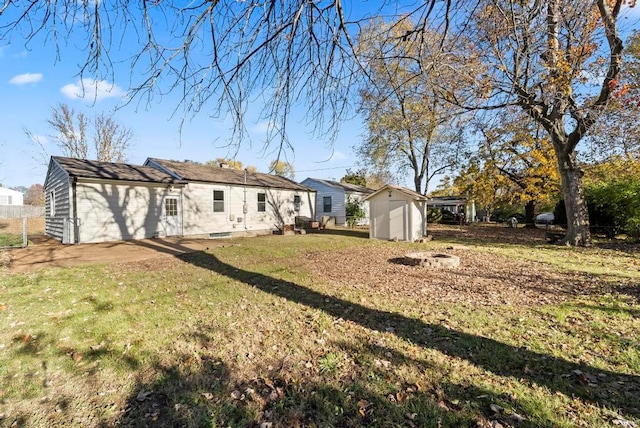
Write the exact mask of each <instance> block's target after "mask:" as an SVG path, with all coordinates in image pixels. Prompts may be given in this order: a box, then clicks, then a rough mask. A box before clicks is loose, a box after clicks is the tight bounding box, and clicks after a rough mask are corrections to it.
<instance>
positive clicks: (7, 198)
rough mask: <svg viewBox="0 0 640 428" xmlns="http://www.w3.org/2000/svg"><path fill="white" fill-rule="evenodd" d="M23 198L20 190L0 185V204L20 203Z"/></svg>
mask: <svg viewBox="0 0 640 428" xmlns="http://www.w3.org/2000/svg"><path fill="white" fill-rule="evenodd" d="M23 199H24V196H23V195H22V192H18V191H17V190H12V189H7V188H6V187H0V205H12V206H14V205H22V204H23Z"/></svg>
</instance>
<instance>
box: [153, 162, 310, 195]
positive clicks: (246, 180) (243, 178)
mask: <svg viewBox="0 0 640 428" xmlns="http://www.w3.org/2000/svg"><path fill="white" fill-rule="evenodd" d="M149 163H153V164H155V165H158V166H159V167H161V168H163V169H164V170H165V171H167V172H168V173H172V174H173V175H174V176H175V177H176V178H179V179H181V180H185V181H200V182H205V183H221V184H237V185H247V186H257V187H270V188H278V189H289V190H300V191H305V192H307V191H310V190H313V189H310V188H308V187H307V186H303V185H302V184H298V183H296V182H295V181H293V180H289V179H288V178H284V177H280V176H277V175H271V174H262V173H259V172H249V171H241V170H237V169H232V168H221V167H217V166H210V165H202V164H198V163H194V162H179V161H171V160H165V159H157V158H148V159H147V161H146V162H145V165H147V164H149Z"/></svg>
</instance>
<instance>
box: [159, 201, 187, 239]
mask: <svg viewBox="0 0 640 428" xmlns="http://www.w3.org/2000/svg"><path fill="white" fill-rule="evenodd" d="M162 223H163V228H164V234H165V236H179V235H182V212H181V204H180V196H179V195H166V196H165V197H164V200H163V202H162Z"/></svg>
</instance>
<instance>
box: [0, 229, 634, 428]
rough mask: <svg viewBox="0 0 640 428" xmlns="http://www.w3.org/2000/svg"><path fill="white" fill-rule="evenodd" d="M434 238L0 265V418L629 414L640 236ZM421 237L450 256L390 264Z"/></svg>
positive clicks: (57, 422) (263, 420)
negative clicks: (14, 268)
mask: <svg viewBox="0 0 640 428" xmlns="http://www.w3.org/2000/svg"><path fill="white" fill-rule="evenodd" d="M432 234H433V235H434V236H435V240H434V241H433V242H429V243H426V244H410V243H393V242H380V241H371V240H368V239H364V238H363V237H364V234H363V233H359V232H352V231H333V232H332V231H326V232H324V233H322V234H312V235H306V236H289V237H276V236H269V237H262V238H252V239H238V240H232V241H215V242H218V243H224V245H216V246H215V247H213V246H211V247H209V248H206V249H204V250H203V251H195V252H192V253H188V254H180V255H178V256H176V257H174V256H167V253H166V252H162V251H160V250H159V251H158V252H157V253H153V252H149V253H148V257H147V258H145V259H137V260H135V261H127V249H128V248H131V247H130V246H127V245H121V246H117V245H116V246H113V247H111V248H110V251H112V252H113V253H114V254H120V255H121V260H120V261H112V262H110V263H108V264H95V261H91V262H90V264H82V263H81V262H78V263H76V264H75V265H74V267H66V268H49V269H47V268H44V269H39V270H37V271H32V272H25V273H16V274H6V275H5V276H4V277H0V293H1V294H0V296H2V297H0V381H1V382H2V383H1V384H0V426H74V425H75V426H90V427H92V426H93V427H102V426H114V425H120V426H159V427H170V426H190V427H199V426H234V427H235V426H247V427H260V428H268V427H279V426H309V427H311V426H341V427H342V426H345V427H348V426H354V427H355V426H376V427H388V426H407V427H428V426H433V427H441V426H442V427H446V426H450V427H459V426H469V427H478V426H479V427H498V426H502V427H523V426H524V427H539V426H543V427H556V426H561V427H573V426H584V427H590V426H612V427H613V426H626V427H634V426H637V425H638V424H640V408H639V407H638V404H637V403H638V402H637V397H638V396H640V374H639V373H640V342H639V341H638V336H637V332H638V331H640V304H639V302H638V297H639V295H638V289H639V286H638V283H640V256H639V254H638V251H637V250H638V249H637V247H634V246H621V245H619V244H616V245H615V249H611V248H604V246H603V247H597V248H591V249H570V248H560V247H552V246H547V245H544V235H543V234H542V233H541V232H540V231H536V230H531V231H530V230H525V229H518V230H517V231H513V230H508V229H506V228H498V227H492V228H485V227H478V228H457V227H437V228H434V229H433V230H432ZM74 248H78V249H80V250H82V249H85V251H86V249H87V248H90V247H89V246H76V247H74ZM96 248H97V247H96ZM416 249H428V250H435V251H441V252H449V253H451V254H455V255H458V256H459V257H460V259H461V265H460V267H459V268H456V269H452V270H446V269H440V270H429V269H426V268H423V267H419V266H405V265H403V264H401V263H399V259H400V258H401V257H402V256H403V254H405V253H406V252H408V251H415V250H416ZM77 260H80V258H78V259H77ZM77 260H76V261H77ZM90 260H94V259H90ZM0 275H2V274H0Z"/></svg>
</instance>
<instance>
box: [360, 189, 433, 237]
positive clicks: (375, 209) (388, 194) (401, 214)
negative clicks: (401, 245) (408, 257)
mask: <svg viewBox="0 0 640 428" xmlns="http://www.w3.org/2000/svg"><path fill="white" fill-rule="evenodd" d="M365 200H366V201H369V211H370V225H369V237H370V238H374V239H387V240H398V241H416V240H418V239H420V238H422V237H424V236H426V233H427V197H426V196H424V195H421V194H419V193H417V192H414V191H413V190H410V189H407V188H405V187H400V186H393V185H391V184H387V185H385V186H383V187H382V188H380V189H379V190H377V191H375V192H374V193H372V194H371V195H369V196H367V197H366V198H365Z"/></svg>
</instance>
